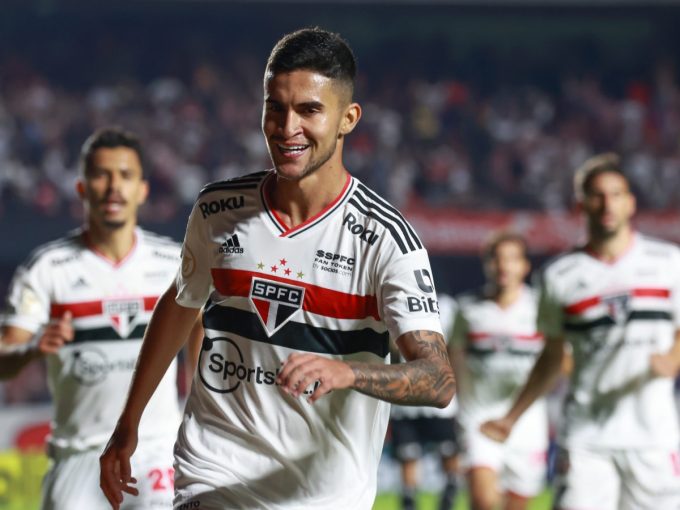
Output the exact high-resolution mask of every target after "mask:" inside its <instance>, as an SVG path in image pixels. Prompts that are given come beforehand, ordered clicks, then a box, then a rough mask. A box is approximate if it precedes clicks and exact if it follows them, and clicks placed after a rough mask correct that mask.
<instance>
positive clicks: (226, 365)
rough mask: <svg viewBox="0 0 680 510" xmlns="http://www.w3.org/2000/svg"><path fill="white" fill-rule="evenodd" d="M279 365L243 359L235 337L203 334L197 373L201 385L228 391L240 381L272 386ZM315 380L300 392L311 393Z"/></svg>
mask: <svg viewBox="0 0 680 510" xmlns="http://www.w3.org/2000/svg"><path fill="white" fill-rule="evenodd" d="M278 373H279V368H278V367H275V368H268V367H263V366H261V365H259V364H257V363H252V362H248V361H246V360H245V358H244V356H243V353H242V352H241V349H240V348H239V346H238V344H237V343H236V341H234V340H232V339H231V338H227V337H218V338H212V339H211V338H205V339H204V340H203V347H202V349H201V354H200V357H199V361H198V376H199V378H200V379H201V382H202V383H203V385H204V386H205V387H206V388H207V389H208V390H210V391H213V392H215V393H232V392H234V391H236V390H238V389H239V388H240V387H241V384H261V385H265V386H274V385H275V384H276V376H277V375H278ZM318 385H319V382H318V381H317V382H315V383H313V384H311V385H310V386H309V387H308V388H307V389H306V390H305V391H304V393H305V394H306V395H311V394H312V392H313V391H314V390H315V389H316V388H317V386H318Z"/></svg>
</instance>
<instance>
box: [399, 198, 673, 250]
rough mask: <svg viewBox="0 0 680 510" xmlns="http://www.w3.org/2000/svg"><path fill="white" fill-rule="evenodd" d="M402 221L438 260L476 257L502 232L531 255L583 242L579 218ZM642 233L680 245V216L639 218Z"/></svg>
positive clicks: (442, 214)
mask: <svg viewBox="0 0 680 510" xmlns="http://www.w3.org/2000/svg"><path fill="white" fill-rule="evenodd" d="M404 215H405V216H406V218H407V219H408V220H409V221H410V222H411V224H412V225H413V227H414V228H415V229H416V232H417V233H418V235H419V236H420V239H421V240H422V241H423V243H425V246H426V247H427V249H428V251H429V252H430V253H431V254H436V255H456V254H460V255H470V254H477V253H479V250H480V249H481V247H482V245H483V244H484V243H485V242H486V241H487V240H488V239H489V237H490V236H491V235H492V234H493V233H494V232H497V231H499V230H512V231H514V232H517V233H519V234H522V235H523V236H525V237H526V239H527V241H528V242H529V249H530V251H531V253H533V254H552V253H557V252H560V251H564V250H568V249H570V248H571V247H573V246H574V245H575V244H578V243H579V242H581V241H582V240H583V238H584V222H583V219H582V216H581V215H580V214H578V213H577V212H573V213H572V212H554V213H545V212H534V211H514V212H497V211H490V212H474V213H472V212H470V211H457V210H450V209H446V210H435V209H424V208H423V209H420V208H410V209H407V210H405V211H404ZM635 225H636V227H637V228H638V229H639V230H640V232H642V233H644V234H647V235H649V236H652V237H656V238H659V239H664V240H667V241H672V242H675V243H680V211H672V212H640V213H638V214H637V216H636V218H635Z"/></svg>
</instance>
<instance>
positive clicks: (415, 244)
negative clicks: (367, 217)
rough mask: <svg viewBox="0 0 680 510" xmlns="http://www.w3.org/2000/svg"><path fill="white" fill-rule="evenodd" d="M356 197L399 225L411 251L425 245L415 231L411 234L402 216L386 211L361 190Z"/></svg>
mask: <svg viewBox="0 0 680 510" xmlns="http://www.w3.org/2000/svg"><path fill="white" fill-rule="evenodd" d="M355 197H356V198H357V199H359V200H360V201H361V202H362V203H363V205H364V207H366V208H367V209H369V210H371V211H374V212H375V213H376V214H380V215H381V216H383V217H384V218H385V219H386V220H388V221H390V222H391V223H393V224H394V225H395V226H396V227H398V228H399V230H401V232H402V235H403V238H404V240H405V241H406V243H407V244H408V246H409V248H410V251H414V250H416V249H420V248H422V247H423V246H422V244H421V243H420V239H418V236H416V235H415V233H414V234H413V236H411V235H410V234H411V231H410V229H409V228H408V224H407V223H406V221H405V220H404V219H403V218H402V217H401V216H395V215H394V214H391V213H390V212H388V211H386V210H385V209H384V208H382V207H380V206H379V205H378V204H376V203H375V202H373V201H371V200H369V199H368V198H366V197H365V196H364V195H363V194H362V193H360V192H357V193H356V194H355Z"/></svg>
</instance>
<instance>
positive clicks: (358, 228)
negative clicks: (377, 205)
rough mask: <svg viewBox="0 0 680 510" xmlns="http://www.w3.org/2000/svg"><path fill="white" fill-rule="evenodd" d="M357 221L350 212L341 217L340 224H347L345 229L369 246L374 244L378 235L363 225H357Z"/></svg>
mask: <svg viewBox="0 0 680 510" xmlns="http://www.w3.org/2000/svg"><path fill="white" fill-rule="evenodd" d="M357 222H358V218H357V217H356V216H354V215H353V214H352V213H347V216H345V217H344V218H343V219H342V224H343V225H347V230H349V231H350V232H351V233H352V234H354V235H355V236H359V239H361V240H362V241H365V242H367V243H368V244H370V245H371V246H372V245H374V244H375V243H376V241H377V240H378V239H379V238H380V236H379V235H378V234H376V233H375V230H370V229H368V228H366V227H365V226H363V225H359V223H357Z"/></svg>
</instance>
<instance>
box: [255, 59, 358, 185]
mask: <svg viewBox="0 0 680 510" xmlns="http://www.w3.org/2000/svg"><path fill="white" fill-rule="evenodd" d="M348 95H349V93H348V92H347V91H346V90H345V89H344V88H343V87H342V86H341V85H339V84H338V83H337V82H336V81H334V80H332V79H331V78H327V77H325V76H322V75H320V74H318V73H315V72H313V71H305V70H299V71H293V72H290V73H279V74H274V75H269V76H268V77H267V79H266V82H265V91H264V106H263V111H262V132H263V133H264V137H265V139H266V142H267V148H268V149H269V155H270V157H271V159H272V162H273V163H274V167H275V168H276V172H277V174H278V175H279V176H280V177H283V178H286V179H290V180H300V179H302V178H303V177H304V176H306V175H309V174H311V173H312V172H314V171H316V170H318V169H319V168H324V167H328V166H332V165H342V160H341V156H342V155H341V147H342V145H341V138H342V135H344V134H347V133H349V132H350V131H351V130H352V129H353V127H354V125H355V124H356V121H358V115H357V116H356V118H353V117H352V115H353V113H354V111H353V110H352V109H353V108H355V109H358V105H356V104H350V102H349V97H348ZM348 112H349V117H348ZM358 112H359V115H360V110H358ZM339 143H340V147H338V145H339Z"/></svg>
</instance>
